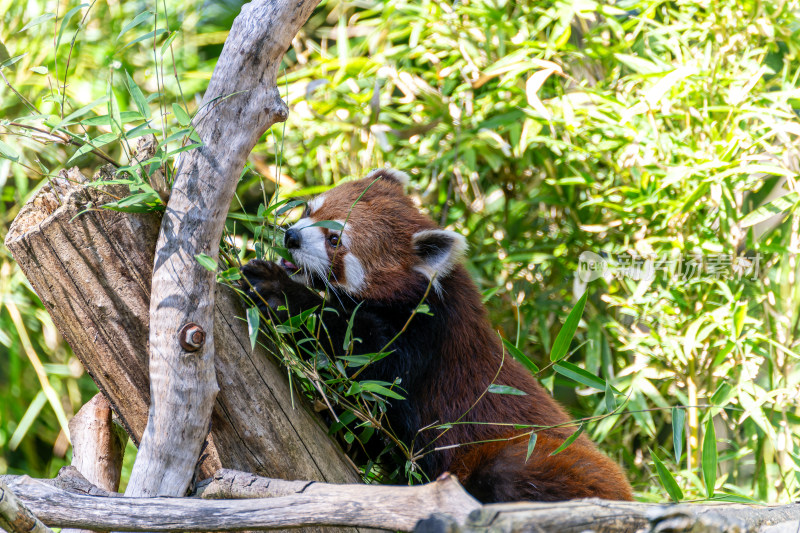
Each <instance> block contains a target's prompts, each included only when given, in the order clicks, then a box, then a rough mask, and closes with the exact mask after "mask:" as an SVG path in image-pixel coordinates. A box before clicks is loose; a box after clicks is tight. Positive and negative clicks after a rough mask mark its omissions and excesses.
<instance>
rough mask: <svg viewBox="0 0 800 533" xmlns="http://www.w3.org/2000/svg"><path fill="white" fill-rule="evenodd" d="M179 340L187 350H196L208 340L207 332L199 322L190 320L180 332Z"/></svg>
mask: <svg viewBox="0 0 800 533" xmlns="http://www.w3.org/2000/svg"><path fill="white" fill-rule="evenodd" d="M178 341H179V342H180V343H181V348H183V349H184V350H186V351H187V352H196V351H197V350H199V349H200V348H202V347H203V344H204V343H205V342H206V332H205V331H204V330H203V328H202V327H200V325H199V324H195V323H194V322H189V323H188V324H186V325H184V326H183V327H182V328H181V330H180V331H179V332H178Z"/></svg>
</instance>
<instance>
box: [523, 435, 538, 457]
mask: <svg viewBox="0 0 800 533" xmlns="http://www.w3.org/2000/svg"><path fill="white" fill-rule="evenodd" d="M534 448H536V432H535V431H532V432H531V436H530V438H529V439H528V452H527V453H526V454H525V462H526V463H527V462H528V459H530V458H531V454H532V453H533V450H534Z"/></svg>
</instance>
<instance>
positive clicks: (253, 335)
mask: <svg viewBox="0 0 800 533" xmlns="http://www.w3.org/2000/svg"><path fill="white" fill-rule="evenodd" d="M206 257H208V256H206ZM209 259H211V258H210V257H209ZM197 260H198V261H200V258H199V257H198V259H197ZM204 260H205V259H204ZM212 261H213V260H212ZM200 264H201V265H203V263H202V262H201V263H200ZM203 266H204V267H205V265H203ZM206 268H208V267H206ZM260 322H261V314H260V313H259V312H258V307H248V308H247V332H248V334H249V336H250V349H252V350H255V348H256V339H257V338H258V326H259V324H260Z"/></svg>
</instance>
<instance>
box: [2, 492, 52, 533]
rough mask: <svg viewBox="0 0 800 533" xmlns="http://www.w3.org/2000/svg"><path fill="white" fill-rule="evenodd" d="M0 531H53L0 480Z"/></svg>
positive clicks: (47, 532)
mask: <svg viewBox="0 0 800 533" xmlns="http://www.w3.org/2000/svg"><path fill="white" fill-rule="evenodd" d="M0 531H8V533H53V530H52V529H50V528H49V527H47V526H45V525H44V524H43V523H42V522H41V521H40V520H39V519H38V518H36V516H35V515H34V514H33V513H32V512H31V511H30V509H28V508H27V507H26V506H25V504H24V503H22V502H21V501H20V500H19V498H17V497H16V495H15V494H14V493H13V492H11V489H9V488H8V486H7V485H6V484H5V483H3V482H2V481H0Z"/></svg>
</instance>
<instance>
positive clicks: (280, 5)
mask: <svg viewBox="0 0 800 533" xmlns="http://www.w3.org/2000/svg"><path fill="white" fill-rule="evenodd" d="M317 3H318V0H254V1H253V2H251V3H250V4H245V5H244V6H243V7H242V12H241V13H240V15H239V16H238V17H237V18H236V20H235V22H234V24H233V27H232V28H231V32H230V34H229V36H228V39H227V41H226V42H225V47H224V48H223V51H222V54H221V56H220V59H219V61H218V63H217V66H216V68H215V69H214V74H213V75H212V77H211V82H210V83H209V86H208V90H207V91H206V94H205V96H204V98H203V103H202V106H201V109H200V111H199V112H198V114H197V116H196V117H195V119H194V121H193V124H194V126H195V129H196V130H197V133H198V135H199V136H200V139H201V140H202V145H200V146H198V148H196V149H195V150H191V151H189V152H186V154H185V155H184V157H182V158H181V162H180V166H179V168H178V170H177V176H176V179H175V183H174V186H173V190H172V193H171V195H170V199H169V203H168V204H167V211H166V213H165V214H164V218H163V220H162V224H161V232H160V234H159V238H158V244H157V247H156V257H155V265H154V270H153V281H152V292H151V294H152V296H151V299H150V325H151V328H150V390H151V403H150V410H149V416H148V423H147V428H146V430H145V433H144V436H143V438H142V442H141V445H140V447H139V454H138V456H137V460H136V463H135V465H134V468H133V472H132V474H131V479H130V482H129V484H128V488H127V490H126V494H127V495H129V496H156V495H169V496H182V495H183V494H185V493H186V490H187V488H188V486H189V483H190V481H191V479H192V474H193V472H194V465H195V463H196V461H197V458H198V455H199V454H200V450H201V446H202V444H203V441H204V439H205V436H206V434H207V433H208V427H209V421H210V419H211V412H212V408H213V406H214V398H215V397H216V394H217V390H218V386H217V382H216V376H215V373H214V283H215V277H214V273H213V272H209V271H208V270H206V269H205V268H203V267H202V266H201V265H200V264H199V263H198V262H197V261H196V259H195V256H196V255H197V254H201V253H202V254H206V255H209V256H211V257H212V258H214V259H216V258H217V256H218V252H219V241H220V238H221V236H222V230H223V225H224V222H225V215H226V213H227V210H228V207H229V206H230V202H231V198H232V197H233V192H234V189H235V186H236V183H237V181H238V179H239V175H240V172H241V170H242V168H243V167H244V164H245V161H246V159H247V156H248V154H249V153H250V151H251V150H252V149H253V147H254V146H255V144H256V142H257V141H258V139H259V138H260V137H261V135H262V134H263V133H264V132H265V131H266V130H267V128H269V127H270V126H271V125H272V124H274V123H275V122H278V121H283V120H285V119H286V117H287V115H288V109H287V107H286V104H284V103H283V101H282V100H281V98H280V94H279V92H278V89H277V87H276V76H277V71H278V66H279V65H280V61H281V59H282V57H283V55H284V54H285V53H286V50H287V49H288V47H289V45H290V44H291V42H292V39H293V38H294V36H295V35H296V33H297V31H298V30H299V29H300V27H301V26H302V25H303V24H304V23H305V22H306V20H307V19H308V17H309V16H310V14H311V12H312V10H313V9H314V8H315V7H316V5H317ZM189 333H191V335H189ZM189 337H191V338H189ZM175 428H180V431H175Z"/></svg>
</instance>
